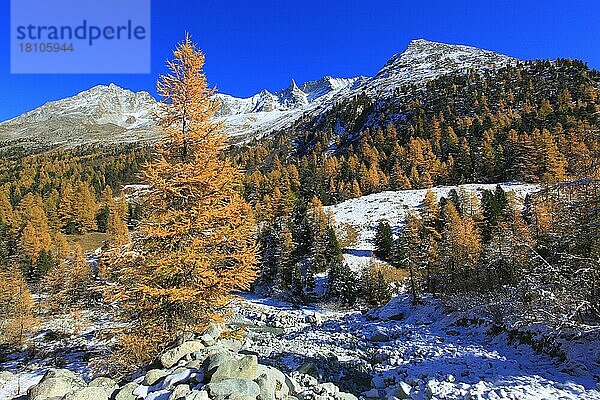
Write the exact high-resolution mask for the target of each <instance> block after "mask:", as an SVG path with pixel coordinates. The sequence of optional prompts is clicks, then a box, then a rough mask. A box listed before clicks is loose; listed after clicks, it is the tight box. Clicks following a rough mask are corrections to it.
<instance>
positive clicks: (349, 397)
mask: <svg viewBox="0 0 600 400" xmlns="http://www.w3.org/2000/svg"><path fill="white" fill-rule="evenodd" d="M335 397H336V398H338V399H339V400H358V398H357V397H356V396H355V395H353V394H352V393H346V392H339V393H337V394H336V395H335Z"/></svg>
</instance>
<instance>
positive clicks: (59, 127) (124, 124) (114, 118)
mask: <svg viewBox="0 0 600 400" xmlns="http://www.w3.org/2000/svg"><path fill="white" fill-rule="evenodd" d="M155 104H156V100H154V98H153V97H152V96H151V95H150V94H149V93H147V92H137V93H134V92H132V91H129V90H126V89H123V88H120V87H119V86H116V85H115V84H110V85H109V86H104V85H99V86H95V87H93V88H91V89H88V90H86V91H83V92H81V93H79V94H77V95H75V96H73V97H68V98H65V99H62V100H57V101H51V102H49V103H46V104H44V105H43V106H41V107H39V108H36V109H35V110H32V111H29V112H27V113H25V114H22V115H20V116H18V117H16V118H13V119H11V120H8V121H6V122H4V123H2V124H0V137H2V138H3V139H13V140H14V139H17V140H19V141H21V142H23V141H25V142H27V141H32V142H36V143H40V142H41V143H44V144H63V143H65V144H71V145H74V144H79V143H89V142H97V141H106V140H109V141H111V142H133V141H139V140H144V139H150V138H154V137H156V134H155V133H154V132H153V131H152V129H151V119H152V111H153V109H154V107H155Z"/></svg>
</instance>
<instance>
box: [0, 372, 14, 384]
mask: <svg viewBox="0 0 600 400" xmlns="http://www.w3.org/2000/svg"><path fill="white" fill-rule="evenodd" d="M14 376H15V374H13V373H12V372H10V371H0V382H7V381H9V380H11V379H12V378H13V377H14Z"/></svg>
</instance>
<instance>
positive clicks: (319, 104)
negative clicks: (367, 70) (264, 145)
mask: <svg viewBox="0 0 600 400" xmlns="http://www.w3.org/2000/svg"><path fill="white" fill-rule="evenodd" d="M513 61H515V60H514V59H512V58H510V57H507V56H503V55H500V54H497V53H494V52H491V51H487V50H481V49H478V48H475V47H468V46H460V45H448V44H442V43H435V42H430V41H427V40H423V39H419V40H414V41H412V42H411V43H410V44H409V45H408V48H407V49H406V50H405V51H404V52H402V53H399V54H396V55H394V56H393V57H392V58H391V59H390V60H389V61H388V62H387V63H386V64H385V66H384V67H383V68H382V69H381V70H380V71H379V72H378V73H377V74H376V75H375V76H373V77H371V78H367V77H354V78H334V77H331V76H325V77H323V78H321V79H319V80H316V81H309V82H305V83H304V84H302V85H300V86H298V85H297V84H296V82H295V81H294V80H292V81H291V83H290V86H289V87H287V88H285V89H282V90H280V91H278V92H275V93H270V92H269V91H267V90H263V91H261V92H259V93H257V94H256V95H254V96H251V97H248V98H237V97H234V96H230V95H227V94H222V93H218V94H216V95H215V96H216V98H217V99H218V100H219V101H220V102H221V104H222V108H221V110H220V111H219V114H218V117H219V119H220V120H221V121H222V122H223V123H224V129H225V132H226V133H227V134H228V135H229V136H231V137H232V139H233V142H241V141H245V140H248V139H250V138H253V137H257V136H264V135H266V134H269V133H270V132H273V131H278V130H282V129H285V128H289V127H290V126H292V125H293V124H294V123H296V122H297V121H298V120H299V119H301V118H303V119H304V118H307V119H316V118H318V117H319V116H320V115H322V114H323V113H325V112H326V111H328V110H331V108H332V107H333V106H334V105H335V104H336V103H340V102H343V101H345V100H348V99H352V98H354V97H356V96H359V95H362V94H366V95H368V96H369V97H371V98H373V99H379V100H381V99H385V98H388V97H390V96H393V95H394V91H395V89H398V88H400V87H403V86H407V85H416V86H421V85H423V84H424V83H426V82H427V81H429V80H432V79H435V78H436V77H439V76H442V75H445V74H449V73H453V72H464V71H466V70H469V69H475V70H486V69H495V68H499V67H501V66H503V65H506V64H507V63H510V62H513ZM154 104H155V100H154V99H153V98H152V96H151V95H150V94H148V93H146V92H139V93H133V92H131V91H129V90H126V89H122V88H119V87H117V86H115V85H114V84H111V85H109V86H96V87H94V88H91V89H89V90H86V91H84V92H82V93H79V94H77V95H76V96H73V97H70V98H66V99H63V100H58V101H53V102H49V103H47V104H45V105H43V106H41V107H39V108H37V109H35V110H33V111H30V112H27V113H25V114H23V115H21V116H19V117H16V118H14V119H11V120H9V121H6V122H4V123H1V124H0V140H3V141H5V142H10V143H15V142H16V143H21V144H24V145H27V144H29V145H32V144H33V145H77V144H83V143H95V142H103V143H106V142H108V143H121V142H135V141H145V140H152V139H155V138H156V137H157V134H156V133H155V132H153V131H152V129H151V128H150V118H151V117H150V113H151V110H152V109H153V107H154Z"/></svg>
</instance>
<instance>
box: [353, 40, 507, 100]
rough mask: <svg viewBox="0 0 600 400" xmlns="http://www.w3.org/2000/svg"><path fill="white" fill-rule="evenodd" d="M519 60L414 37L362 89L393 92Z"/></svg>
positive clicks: (381, 92)
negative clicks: (409, 85)
mask: <svg viewBox="0 0 600 400" xmlns="http://www.w3.org/2000/svg"><path fill="white" fill-rule="evenodd" d="M516 61H517V60H516V59H514V58H511V57H508V56H505V55H502V54H499V53H495V52H493V51H489V50H482V49H479V48H477V47H471V46H463V45H453V44H445V43H437V42H431V41H428V40H425V39H417V40H413V41H412V42H410V43H409V45H408V48H407V49H406V50H405V51H403V52H402V53H399V54H396V55H394V56H392V58H390V59H389V61H388V62H387V63H386V64H385V65H384V67H383V68H382V69H381V70H380V71H379V72H378V73H377V74H376V75H375V76H374V77H373V78H371V79H370V80H369V81H367V82H366V83H365V85H364V86H363V87H361V90H365V91H366V92H368V93H370V94H371V95H374V94H379V95H381V94H384V93H387V94H390V93H391V92H392V91H393V89H395V88H397V87H400V86H402V85H405V84H414V85H417V86H420V85H422V84H424V83H426V82H427V81H429V80H432V79H435V78H438V77H440V76H443V75H447V74H450V73H453V72H465V71H467V70H469V69H474V70H476V71H482V70H487V69H497V68H501V67H503V66H506V65H507V64H509V63H512V62H516Z"/></svg>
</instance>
